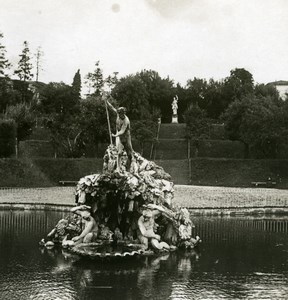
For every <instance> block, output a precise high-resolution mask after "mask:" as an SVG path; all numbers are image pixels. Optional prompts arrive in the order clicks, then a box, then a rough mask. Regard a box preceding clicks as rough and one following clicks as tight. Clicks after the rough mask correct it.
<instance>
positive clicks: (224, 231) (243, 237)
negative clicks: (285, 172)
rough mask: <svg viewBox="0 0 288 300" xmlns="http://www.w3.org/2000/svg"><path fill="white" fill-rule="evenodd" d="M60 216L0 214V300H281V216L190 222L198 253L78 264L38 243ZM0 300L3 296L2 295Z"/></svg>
mask: <svg viewBox="0 0 288 300" xmlns="http://www.w3.org/2000/svg"><path fill="white" fill-rule="evenodd" d="M66 214H67V213H61V212H43V211H0V253H1V255H0V295H1V296H0V299H89V300H90V299H117V298H118V299H219V298H224V299H249V298H254V299H272V298H275V299H285V297H286V296H287V295H288V288H287V286H288V237H287V233H288V220H287V218H269V219H263V218H213V217H207V218H197V219H195V220H194V222H195V224H196V228H197V232H195V234H199V235H200V236H201V237H202V239H203V244H202V246H201V249H200V252H196V251H189V252H183V251H177V252H175V253H170V254H167V255H165V256H161V257H152V258H151V257H150V258H137V259H135V258H134V259H130V260H129V259H126V260H124V261H123V260H121V259H120V260H114V261H105V262H104V261H97V260H94V261H91V260H87V259H86V260H83V259H80V260H79V257H77V256H75V255H71V254H70V253H69V252H67V251H63V250H62V249H59V248H55V249H51V250H49V249H46V248H39V247H38V241H39V240H40V239H41V238H42V237H43V236H44V235H45V234H46V233H47V232H49V231H50V229H51V228H52V227H53V226H54V225H55V223H57V221H58V220H59V219H61V218H63V216H65V215H66ZM1 297H2V298H1Z"/></svg>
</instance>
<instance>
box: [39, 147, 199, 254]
mask: <svg viewBox="0 0 288 300" xmlns="http://www.w3.org/2000/svg"><path fill="white" fill-rule="evenodd" d="M117 155H118V153H117V150H116V148H115V146H113V145H110V146H109V147H108V148H107V150H106V153H105V155H104V163H103V172H102V173H101V174H93V175H88V176H85V177H83V178H81V179H80V180H79V182H78V184H77V186H76V191H75V201H76V206H75V207H73V208H72V209H71V213H73V214H72V215H69V216H68V217H67V218H65V219H62V220H60V221H59V222H58V224H57V225H56V226H55V228H53V229H52V231H51V232H50V233H49V234H48V235H47V237H46V238H45V239H43V240H42V241H41V244H42V245H46V246H47V247H48V246H49V247H53V245H54V244H55V243H58V244H60V245H61V246H63V247H65V248H67V250H69V251H71V252H73V253H75V254H78V255H80V256H85V257H90V258H111V257H136V256H139V255H150V254H151V253H153V254H159V253H161V252H168V251H174V250H175V249H177V248H185V249H193V248H195V247H196V246H198V245H199V243H200V242H201V240H200V238H199V237H196V238H192V229H193V228H194V227H195V226H194V224H193V222H192V220H191V216H190V214H189V212H188V210H187V209H186V208H180V207H176V206H175V205H174V204H173V198H174V188H173V186H174V184H173V182H172V181H171V177H170V175H169V174H168V173H166V172H165V171H164V170H163V168H161V167H160V166H158V165H156V164H155V163H154V162H152V161H148V160H147V159H145V158H143V157H142V156H141V155H140V154H139V153H137V152H134V153H133V159H132V163H131V165H130V168H129V170H127V169H126V165H127V155H126V153H125V152H124V151H123V152H122V153H121V156H120V162H121V163H120V167H119V165H118V167H117Z"/></svg>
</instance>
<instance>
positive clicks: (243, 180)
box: [191, 158, 288, 188]
mask: <svg viewBox="0 0 288 300" xmlns="http://www.w3.org/2000/svg"><path fill="white" fill-rule="evenodd" d="M191 175H192V177H191V184H195V185H212V186H234V187H241V186H242V187H249V186H251V183H252V182H267V181H268V178H270V179H271V180H272V181H276V182H277V187H278V188H288V160H280V159H273V160H266V159H257V160H256V159H207V158H198V159H191Z"/></svg>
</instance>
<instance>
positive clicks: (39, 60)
mask: <svg viewBox="0 0 288 300" xmlns="http://www.w3.org/2000/svg"><path fill="white" fill-rule="evenodd" d="M43 55H44V52H43V51H42V49H41V47H38V48H37V51H36V54H35V57H36V82H38V79H39V74H40V71H41V70H43V69H42V57H43Z"/></svg>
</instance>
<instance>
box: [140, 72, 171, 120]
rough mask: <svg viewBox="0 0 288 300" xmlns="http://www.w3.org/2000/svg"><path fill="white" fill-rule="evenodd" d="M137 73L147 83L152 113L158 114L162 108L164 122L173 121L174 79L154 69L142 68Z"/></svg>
mask: <svg viewBox="0 0 288 300" xmlns="http://www.w3.org/2000/svg"><path fill="white" fill-rule="evenodd" d="M137 75H138V76H139V77H140V78H141V80H142V81H143V82H144V84H145V87H146V91H147V93H148V101H149V104H150V110H151V112H152V114H153V115H155V114H158V113H159V110H160V113H161V118H162V122H171V117H172V108H171V102H172V100H173V97H174V96H175V94H174V83H173V81H172V80H170V78H169V77H167V78H164V79H163V78H161V77H160V75H159V74H158V72H156V71H153V70H142V71H141V72H140V73H137Z"/></svg>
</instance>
